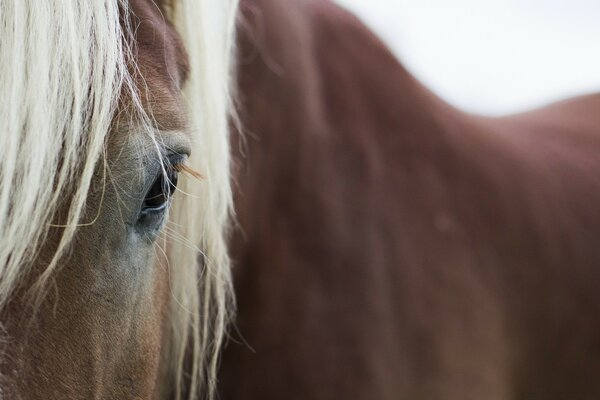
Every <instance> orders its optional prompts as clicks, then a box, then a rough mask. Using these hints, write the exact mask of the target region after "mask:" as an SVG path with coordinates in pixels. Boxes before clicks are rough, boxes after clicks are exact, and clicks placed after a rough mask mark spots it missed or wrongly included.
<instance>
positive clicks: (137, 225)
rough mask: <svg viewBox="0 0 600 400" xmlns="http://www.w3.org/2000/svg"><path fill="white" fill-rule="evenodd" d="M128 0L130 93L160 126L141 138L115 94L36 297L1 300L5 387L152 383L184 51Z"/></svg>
mask: <svg viewBox="0 0 600 400" xmlns="http://www.w3.org/2000/svg"><path fill="white" fill-rule="evenodd" d="M131 9H132V11H133V13H134V14H135V17H133V19H132V21H131V23H132V24H133V25H134V26H135V27H136V29H135V32H136V38H135V39H136V46H135V51H134V53H135V54H134V57H135V58H136V61H137V66H138V68H139V71H138V72H137V80H138V82H137V83H138V86H139V87H138V89H139V91H140V94H141V96H140V98H141V101H142V102H143V105H144V107H145V108H146V111H147V112H148V113H150V114H151V115H152V116H153V118H154V119H155V122H156V126H157V127H158V128H159V130H160V132H157V133H156V137H155V138H154V139H153V138H152V137H151V135H148V134H147V132H143V131H142V130H141V129H138V128H137V126H138V125H136V124H135V123H131V122H130V120H129V118H128V116H127V115H128V113H127V110H128V109H130V108H129V107H130V104H128V102H129V101H130V100H128V99H127V98H126V96H125V97H124V99H123V102H122V103H123V104H122V109H123V110H124V111H123V112H121V113H119V114H120V116H118V117H116V118H115V121H114V129H113V131H112V132H111V134H110V137H109V143H108V145H107V151H106V155H105V157H104V159H103V160H101V161H100V162H99V167H98V170H97V172H96V174H95V177H94V181H93V184H92V189H91V192H90V195H89V197H88V200H87V203H86V211H85V217H84V221H82V222H83V223H84V226H82V227H81V228H79V231H78V233H77V236H76V238H75V241H74V245H73V248H72V250H71V251H70V253H69V255H68V256H67V257H65V261H64V263H63V264H62V265H61V266H60V268H59V269H58V270H57V272H56V274H55V276H54V277H53V282H52V285H50V286H49V287H50V289H49V290H48V291H47V293H46V295H45V296H44V300H43V302H42V304H41V306H39V307H35V308H34V307H31V305H30V303H29V300H25V299H26V296H24V295H23V296H20V298H19V299H17V300H15V301H14V302H13V303H12V304H11V305H10V306H9V313H10V315H9V317H8V318H6V319H5V320H6V321H8V323H7V326H6V329H7V331H8V333H9V336H10V337H11V338H13V339H12V340H13V341H12V342H11V343H10V346H7V347H9V349H8V351H7V353H8V355H7V358H6V359H7V360H8V361H7V363H6V365H5V367H3V371H7V372H5V375H6V378H7V381H8V382H9V383H8V384H7V385H5V386H4V385H3V386H4V389H3V390H4V391H5V394H7V395H8V397H6V398H23V399H58V398H60V399H63V398H72V399H75V398H82V399H83V398H85V399H90V398H103V399H129V398H132V399H133V398H136V399H138V398H143V399H150V398H156V397H158V393H159V391H160V390H161V387H160V386H161V382H162V375H163V374H162V372H164V371H162V369H161V352H162V351H163V348H164V345H165V342H166V334H165V331H166V329H167V327H166V326H165V323H164V322H163V321H165V319H166V318H165V314H166V312H167V304H168V301H169V283H168V271H167V269H168V265H167V263H166V261H165V257H164V247H165V245H166V242H165V240H164V239H163V238H162V236H161V234H160V232H161V230H162V229H163V228H164V226H165V224H166V219H167V214H168V208H169V204H170V201H171V200H170V199H171V196H172V194H173V191H174V187H175V185H176V180H177V168H176V166H177V165H178V164H179V163H182V162H184V160H185V158H186V156H187V155H188V154H189V152H190V143H189V140H188V138H187V137H186V135H185V133H184V132H185V119H186V118H185V115H184V114H183V113H182V111H181V110H182V102H181V98H180V87H181V84H182V82H183V80H184V79H185V74H186V62H187V61H186V56H185V52H184V50H183V49H182V48H181V45H180V41H179V39H178V37H177V35H176V33H175V31H174V30H173V29H172V28H171V27H170V26H168V24H167V23H166V22H165V20H164V18H163V17H162V15H161V12H160V10H159V9H158V8H157V6H156V5H155V4H154V3H153V2H150V1H146V0H134V1H132V2H131ZM134 76H136V74H135V73H134ZM59 230H60V229H55V230H53V231H52V232H51V233H50V236H49V237H48V239H47V240H46V244H45V247H44V249H43V250H42V252H41V254H40V259H39V260H38V261H39V262H38V264H39V268H37V269H38V270H39V269H41V268H42V265H44V264H45V262H47V258H46V257H45V254H46V253H47V254H52V252H53V251H54V249H55V248H56V246H57V244H58V238H59V236H60V235H58V234H56V233H57V232H58V231H59ZM53 232H54V233H53ZM34 270H36V269H35V268H34ZM34 309H36V312H35V313H34V311H33V310H34ZM24 310H31V311H24ZM34 314H35V315H34ZM32 317H33V318H32Z"/></svg>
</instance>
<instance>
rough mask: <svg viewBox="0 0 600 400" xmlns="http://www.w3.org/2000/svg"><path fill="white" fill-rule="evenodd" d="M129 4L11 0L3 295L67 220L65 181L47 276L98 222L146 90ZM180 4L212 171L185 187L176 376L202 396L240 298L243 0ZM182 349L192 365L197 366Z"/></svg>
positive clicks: (2, 57) (205, 157) (1, 56)
mask: <svg viewBox="0 0 600 400" xmlns="http://www.w3.org/2000/svg"><path fill="white" fill-rule="evenodd" d="M128 11H129V8H128V4H127V1H126V0H94V1H89V0H79V1H64V2H63V1H61V2H54V1H47V0H19V1H2V2H0V87H1V88H2V90H3V92H2V97H0V149H1V150H2V156H1V157H0V237H1V238H2V239H1V240H0V309H1V308H2V307H4V306H5V305H6V304H7V302H8V300H9V299H10V298H11V295H12V294H13V293H14V291H15V289H16V287H17V286H18V284H19V282H21V281H22V279H23V278H24V277H25V276H26V275H27V274H28V272H29V271H30V269H31V266H32V262H33V261H34V260H35V259H36V258H37V257H38V255H39V254H38V252H39V250H40V248H41V245H42V244H43V242H44V239H45V238H46V237H47V235H48V232H49V230H50V229H56V228H55V227H53V225H55V224H56V223H57V221H56V217H57V210H58V208H59V206H60V205H63V206H64V201H65V199H64V198H62V196H64V194H65V193H74V195H73V197H72V198H70V199H68V200H69V204H68V206H69V207H68V214H67V215H66V216H61V221H60V225H61V229H62V236H61V240H60V244H59V246H58V247H57V248H56V250H55V251H54V254H52V256H51V258H50V259H49V260H48V263H47V267H46V268H45V269H44V271H43V273H42V275H41V277H40V278H39V280H38V282H37V284H36V288H37V289H43V288H44V287H45V286H46V285H47V283H48V281H49V278H50V277H51V276H52V273H53V271H55V270H56V268H57V266H58V265H59V261H60V260H61V258H62V257H64V256H65V255H66V254H67V253H68V250H69V246H70V245H71V243H72V241H73V239H74V237H75V235H76V233H77V229H78V226H79V225H80V224H82V223H85V222H86V221H84V220H83V219H82V215H83V210H84V206H85V203H86V199H87V196H88V192H89V190H90V186H91V183H92V178H93V176H94V172H95V171H96V169H97V168H98V163H99V162H100V160H102V159H104V157H103V152H104V150H105V145H106V141H107V137H108V134H109V131H110V127H111V123H112V121H113V117H114V115H115V112H116V111H117V107H118V105H119V98H120V96H121V95H122V94H123V93H128V95H129V96H131V98H133V99H136V98H137V90H136V88H135V85H134V80H133V78H132V76H131V75H130V68H129V67H130V66H128V60H130V58H128V51H129V49H128V47H127V43H128V38H131V37H132V28H130V27H127V26H125V27H123V26H122V25H121V21H122V20H125V19H126V18H122V17H123V15H124V14H125V15H126V14H127V13H128ZM168 11H169V12H168V13H167V16H166V17H167V18H168V19H169V20H170V21H171V22H172V24H173V25H174V26H175V27H176V29H177V30H178V31H179V33H180V34H181V36H182V38H183V40H184V42H185V45H186V48H187V50H188V53H189V56H190V63H191V74H190V81H189V83H188V84H187V87H186V89H185V95H186V98H187V100H188V103H189V114H190V116H191V118H192V136H193V139H192V141H193V143H194V146H193V156H192V158H191V160H190V163H191V167H192V168H194V169H195V170H198V171H200V172H201V173H202V174H203V175H204V176H205V179H204V180H203V181H202V182H200V183H198V182H195V181H193V180H184V182H183V183H182V187H181V189H182V190H181V192H184V193H187V195H186V196H182V195H180V196H179V198H178V199H176V202H175V205H174V209H173V212H172V213H171V224H172V226H173V230H174V231H176V233H177V235H178V236H180V237H183V238H185V244H184V243H182V241H181V240H178V241H173V242H172V243H169V246H168V259H169V264H170V267H171V268H170V271H171V282H172V298H173V300H172V307H171V317H172V324H171V326H172V332H171V339H172V340H171V344H170V347H169V350H168V354H167V355H168V357H169V359H170V360H171V365H170V371H172V373H171V376H170V378H171V380H172V382H173V384H172V388H171V390H174V391H175V393H176V397H177V398H181V396H182V393H183V392H184V389H183V386H184V384H185V385H189V386H190V389H189V390H188V394H189V398H190V399H192V398H197V397H199V393H208V396H211V395H212V393H213V392H214V387H215V374H216V368H217V361H218V350H219V347H220V345H221V342H222V340H223V336H224V334H225V328H226V323H227V319H228V309H229V303H230V299H231V296H230V289H231V287H230V276H229V259H228V256H227V251H226V242H225V241H226V234H227V227H228V219H229V214H230V208H231V190H230V185H229V148H228V134H227V128H228V110H229V109H230V107H229V105H230V101H229V83H230V82H229V80H230V76H231V75H230V72H231V67H230V64H231V58H230V56H231V45H232V42H233V27H234V18H235V17H234V16H235V12H236V1H235V0H230V1H218V2H216V1H213V0H172V1H171V4H170V5H169V7H168ZM139 104H141V102H139V101H138V102H134V105H137V106H136V108H137V110H134V111H135V113H137V114H139V115H140V116H144V111H143V110H142V109H141V106H140V105H139ZM141 119H142V120H143V121H150V120H152V118H141ZM146 124H147V123H146ZM145 128H146V130H147V131H148V132H151V131H152V130H153V127H151V126H145ZM200 254H201V255H202V258H201V259H200ZM200 266H202V268H200ZM190 360H191V361H190ZM184 362H186V363H188V364H189V365H191V370H189V371H185V376H186V379H184V378H183V377H184ZM184 381H185V382H184Z"/></svg>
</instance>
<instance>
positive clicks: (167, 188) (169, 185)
mask: <svg viewBox="0 0 600 400" xmlns="http://www.w3.org/2000/svg"><path fill="white" fill-rule="evenodd" d="M176 187H177V171H176V170H175V169H173V168H172V167H169V168H167V172H166V174H165V173H163V171H160V172H159V174H158V176H157V177H156V179H155V180H154V183H153V184H152V186H151V187H150V190H148V193H147V194H146V197H145V198H144V204H143V205H142V212H143V213H148V212H158V211H162V210H164V209H166V207H167V205H168V203H169V199H170V198H171V196H172V195H173V193H174V192H175V188H176Z"/></svg>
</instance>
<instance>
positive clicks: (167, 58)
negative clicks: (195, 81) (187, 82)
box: [130, 0, 189, 80]
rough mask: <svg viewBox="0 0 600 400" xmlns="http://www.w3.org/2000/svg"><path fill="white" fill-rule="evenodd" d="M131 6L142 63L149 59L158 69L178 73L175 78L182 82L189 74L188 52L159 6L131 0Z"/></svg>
mask: <svg viewBox="0 0 600 400" xmlns="http://www.w3.org/2000/svg"><path fill="white" fill-rule="evenodd" d="M130 5H131V11H132V12H133V14H134V18H133V22H132V23H133V28H134V33H135V40H136V45H137V48H138V57H139V58H141V60H140V62H145V61H147V60H146V58H149V59H151V60H152V61H153V63H154V67H155V68H156V67H158V68H162V69H164V70H165V71H164V72H169V73H175V74H174V75H173V77H177V78H179V79H180V80H183V79H184V78H185V77H186V75H187V73H188V71H189V62H188V57H187V53H186V51H185V49H184V47H183V43H182V42H181V40H180V38H179V35H178V34H177V32H175V29H173V27H172V26H171V25H170V24H169V22H167V20H166V18H165V16H164V15H163V13H162V10H161V9H160V7H159V6H158V5H157V4H156V3H155V2H154V1H150V0H130Z"/></svg>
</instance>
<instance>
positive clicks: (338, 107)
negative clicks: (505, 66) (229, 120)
mask: <svg viewBox="0 0 600 400" xmlns="http://www.w3.org/2000/svg"><path fill="white" fill-rule="evenodd" d="M241 10H242V23H241V29H240V40H239V43H240V56H239V75H238V78H239V84H240V99H241V100H240V105H241V113H242V120H243V127H244V129H245V132H246V138H247V139H248V140H246V141H244V142H245V144H246V145H245V147H244V148H243V149H238V150H237V152H238V155H239V154H240V152H241V153H244V156H243V157H246V156H248V159H251V160H250V161H251V162H253V163H255V164H256V163H264V161H265V160H267V159H271V160H272V162H273V163H277V164H278V165H280V168H285V167H286V166H287V167H288V168H295V169H296V170H298V166H299V165H302V164H303V163H306V162H315V161H316V160H317V159H318V160H319V161H318V162H321V163H327V162H328V160H327V159H329V161H331V157H336V154H337V153H339V152H340V151H342V149H343V148H345V147H347V146H351V145H352V144H354V145H355V146H358V147H362V149H355V150H356V151H357V152H360V153H363V155H364V154H366V153H378V152H379V153H380V152H381V151H382V150H385V149H390V148H394V149H395V150H396V152H397V154H398V157H402V155H406V156H407V157H405V158H403V159H404V160H405V161H406V162H407V163H410V162H412V161H414V157H412V156H415V155H417V156H418V157H427V155H428V154H431V155H432V157H430V158H431V159H432V160H433V159H435V157H433V154H432V153H438V152H439V151H447V148H446V145H447V144H448V143H449V140H451V138H452V136H453V132H457V131H461V130H463V129H461V125H463V124H464V123H465V121H466V118H464V116H463V115H462V114H461V113H459V112H458V111H456V110H454V109H452V108H451V107H450V106H448V105H447V104H445V103H444V102H443V101H441V100H440V99H438V98H437V97H436V96H435V95H433V94H432V93H431V92H429V91H428V90H427V89H426V88H424V87H423V86H422V85H421V84H420V83H419V82H418V81H417V80H416V79H414V77H413V76H412V75H411V74H410V73H409V72H408V71H407V70H406V68H404V67H403V66H402V65H401V64H400V62H399V61H398V60H397V59H396V58H395V56H394V55H393V54H392V53H391V52H390V51H389V50H388V49H387V47H386V46H385V45H384V44H383V43H382V42H381V41H380V40H379V39H378V38H377V37H376V36H375V35H374V34H372V33H371V32H370V31H369V30H368V29H367V28H366V27H365V26H364V25H363V24H362V23H361V22H360V21H358V20H357V19H356V18H355V17H354V16H353V15H351V14H350V13H348V12H346V11H344V10H342V9H341V8H339V7H337V6H335V5H333V4H330V3H328V2H321V1H319V2H313V1H308V2H306V1H303V2H300V1H297V2H286V4H285V5H283V4H281V2H277V1H273V0H260V1H256V2H250V1H242V4H241ZM257 137H258V138H259V140H254V139H255V138H257ZM235 142H237V141H235V140H234V145H235ZM442 147H444V148H443V149H442ZM253 154H254V155H253ZM365 156H366V155H365ZM319 157H321V158H319ZM275 158H277V159H278V160H275ZM309 160H310V161H309Z"/></svg>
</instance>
